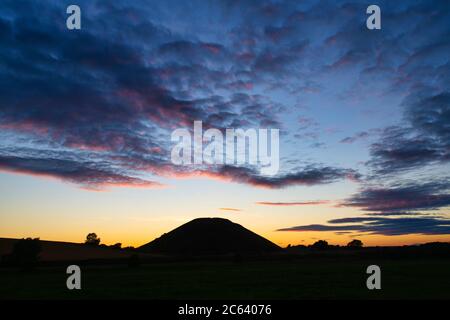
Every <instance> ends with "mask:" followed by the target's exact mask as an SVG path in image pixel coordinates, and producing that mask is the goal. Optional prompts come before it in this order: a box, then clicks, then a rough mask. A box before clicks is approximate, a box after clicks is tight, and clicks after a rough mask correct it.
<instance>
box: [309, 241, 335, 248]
mask: <svg viewBox="0 0 450 320" xmlns="http://www.w3.org/2000/svg"><path fill="white" fill-rule="evenodd" d="M311 247H312V248H313V249H317V250H325V249H329V247H330V246H329V245H328V242H327V241H325V240H319V241H316V242H314V244H313V245H312V246H311Z"/></svg>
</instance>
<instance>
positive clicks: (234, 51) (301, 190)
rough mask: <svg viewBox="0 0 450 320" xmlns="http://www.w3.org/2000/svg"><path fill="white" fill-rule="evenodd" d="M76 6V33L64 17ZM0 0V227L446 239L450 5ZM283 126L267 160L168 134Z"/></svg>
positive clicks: (66, 235)
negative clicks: (189, 161) (275, 159)
mask: <svg viewBox="0 0 450 320" xmlns="http://www.w3.org/2000/svg"><path fill="white" fill-rule="evenodd" d="M69 4H78V5H79V6H80V8H81V11H82V28H81V30H72V31H71V30H68V29H67V28H66V18H67V14H66V8H67V6H68V5H69ZM370 4H375V2H373V1H312V0H311V1H234V0H223V1H218V0H217V1H200V0H199V1H168V0H164V1H139V0H136V1H100V0H98V1H96V0H89V1H81V0H79V1H65V0H58V1H56V0H55V1H22V0H3V1H1V2H0V237H25V236H39V237H41V238H42V239H52V240H67V241H82V240H83V238H84V236H85V235H86V234H87V233H88V232H96V233H97V234H99V235H100V236H101V238H102V239H103V240H104V241H105V242H107V243H113V242H119V241H120V242H122V243H124V244H131V245H139V244H142V243H145V242H147V241H149V240H151V239H153V238H154V237H156V236H159V235H160V234H161V233H163V232H166V231H168V230H170V229H171V228H173V227H176V226H177V225H179V224H181V223H184V222H186V221H188V220H190V219H192V218H196V217H203V216H220V217H225V218H228V219H231V220H233V221H235V222H238V223H241V224H243V225H244V226H246V227H248V228H250V229H252V230H254V231H256V232H258V233H260V234H262V235H264V236H266V237H268V238H269V239H271V240H273V241H275V242H277V243H278V244H280V245H287V244H288V243H292V244H308V243H312V242H314V241H315V240H317V239H326V240H328V241H329V242H332V243H339V244H345V243H347V242H348V241H350V240H351V239H353V238H355V237H357V238H360V239H361V240H363V242H365V243H366V244H371V245H376V244H407V243H418V242H425V241H449V240H450V211H449V207H450V179H449V178H450V173H449V172H450V171H449V168H450V166H449V161H450V23H449V21H450V4H449V3H448V2H445V1H428V0H426V1H425V0H424V1H376V4H378V5H379V6H380V7H381V13H382V29H381V30H368V29H367V28H366V24H365V21H366V18H367V14H366V8H367V6H368V5H370ZM195 120H201V121H203V125H204V127H205V128H218V129H220V130H224V129H225V128H243V129H247V128H256V129H258V128H269V129H270V128H276V129H280V171H279V173H278V174H277V175H275V176H262V175H261V174H260V171H259V170H258V168H257V167H252V166H248V165H245V166H237V165H227V166H220V165H212V166H193V165H192V166H174V165H173V164H172V163H171V161H170V153H171V148H172V147H173V142H171V139H170V136H171V132H172V131H173V130H174V129H176V128H192V127H193V122H194V121H195Z"/></svg>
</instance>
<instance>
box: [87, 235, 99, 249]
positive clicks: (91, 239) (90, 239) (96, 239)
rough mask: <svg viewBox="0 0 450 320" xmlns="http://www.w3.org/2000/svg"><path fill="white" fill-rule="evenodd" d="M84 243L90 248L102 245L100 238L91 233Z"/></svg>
mask: <svg viewBox="0 0 450 320" xmlns="http://www.w3.org/2000/svg"><path fill="white" fill-rule="evenodd" d="M84 243H85V244H87V245H90V246H98V245H99V244H100V238H99V237H97V234H95V233H89V234H88V235H87V236H86V241H84Z"/></svg>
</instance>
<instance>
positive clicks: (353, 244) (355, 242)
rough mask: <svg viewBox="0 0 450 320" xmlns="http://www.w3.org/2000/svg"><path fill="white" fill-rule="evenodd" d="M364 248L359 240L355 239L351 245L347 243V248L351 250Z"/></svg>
mask: <svg viewBox="0 0 450 320" xmlns="http://www.w3.org/2000/svg"><path fill="white" fill-rule="evenodd" d="M362 246H363V243H362V241H361V240H358V239H354V240H352V241H350V242H349V243H347V247H350V248H361V247H362Z"/></svg>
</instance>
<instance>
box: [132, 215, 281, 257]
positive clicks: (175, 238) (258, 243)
mask: <svg viewBox="0 0 450 320" xmlns="http://www.w3.org/2000/svg"><path fill="white" fill-rule="evenodd" d="M280 249H281V248H280V247H278V246H277V245H276V244H274V243H273V242H271V241H269V240H267V239H265V238H263V237H261V236H260V235H257V234H256V233H254V232H252V231H250V230H248V229H246V228H244V227H243V226H241V225H239V224H237V223H233V222H231V221H230V220H227V219H223V218H198V219H194V220H192V221H190V222H188V223H185V224H183V225H181V226H179V227H178V228H176V229H174V230H172V231H170V232H168V233H165V234H163V235H162V236H161V237H159V238H157V239H155V240H153V241H151V242H149V243H147V244H145V245H143V246H141V247H140V248H139V250H140V251H143V252H149V253H168V254H223V253H252V252H254V253H258V252H271V251H277V250H280Z"/></svg>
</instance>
